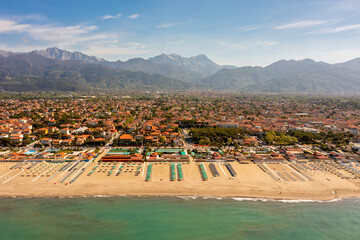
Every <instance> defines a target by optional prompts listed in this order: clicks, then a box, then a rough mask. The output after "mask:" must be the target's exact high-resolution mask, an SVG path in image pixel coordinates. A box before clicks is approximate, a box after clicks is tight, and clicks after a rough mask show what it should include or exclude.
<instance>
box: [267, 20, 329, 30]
mask: <svg viewBox="0 0 360 240" xmlns="http://www.w3.org/2000/svg"><path fill="white" fill-rule="evenodd" d="M327 23H329V21H321V20H308V21H298V22H293V23H289V24H284V25H280V26H276V27H274V29H279V30H283V29H293V28H306V27H313V26H319V25H324V24H327Z"/></svg>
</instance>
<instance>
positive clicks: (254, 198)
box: [0, 193, 360, 203]
mask: <svg viewBox="0 0 360 240" xmlns="http://www.w3.org/2000/svg"><path fill="white" fill-rule="evenodd" d="M118 197H125V198H126V197H135V198H137V197H139V198H148V197H149V198H150V197H153V198H181V199H185V200H188V199H189V200H195V199H199V198H201V199H204V200H207V199H215V200H223V199H232V200H235V201H254V202H256V201H261V202H283V203H306V202H309V203H311V202H319V203H328V202H338V201H343V200H350V199H360V194H346V195H344V196H339V197H336V198H332V197H330V196H328V197H326V196H318V197H315V196H314V197H313V198H306V197H303V198H299V197H295V196H293V197H291V196H288V197H274V196H260V195H216V194H215V195H209V194H206V195H201V194H199V195H190V194H171V193H169V194H158V193H143V194H135V193H127V194H85V195H84V194H63V195H59V194H46V195H45V194H40V195H36V194H13V195H12V194H10V195H3V194H0V199H31V198H38V199H50V198H59V199H66V198H68V199H71V198H118Z"/></svg>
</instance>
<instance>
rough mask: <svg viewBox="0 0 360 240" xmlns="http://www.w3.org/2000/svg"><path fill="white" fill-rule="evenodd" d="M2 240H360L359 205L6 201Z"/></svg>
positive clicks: (1, 203) (0, 214)
mask: <svg viewBox="0 0 360 240" xmlns="http://www.w3.org/2000/svg"><path fill="white" fill-rule="evenodd" d="M0 239H1V240H8V239H17V240H18V239H37V240H40V239H46V240H49V239H50V240H53V239H77V240H78V239H86V240H90V239H113V240H115V239H121V240H124V239H131V240H136V239H141V240H152V239H154V240H155V239H156V240H161V239H170V240H188V239H191V240H193V239H194V240H196V239H204V240H205V239H206V240H209V239H221V240H227V239H261V240H264V239H277V240H281V239H286V240H297V239H301V240H304V239H311V240H312V239H341V240H346V239H349V240H357V239H360V199H347V200H337V201H328V202H326V201H325V202H321V201H301V200H299V201H291V200H290V201H286V200H285V201H276V200H265V199H250V198H212V197H127V196H122V197H109V196H96V197H83V198H3V199H0Z"/></svg>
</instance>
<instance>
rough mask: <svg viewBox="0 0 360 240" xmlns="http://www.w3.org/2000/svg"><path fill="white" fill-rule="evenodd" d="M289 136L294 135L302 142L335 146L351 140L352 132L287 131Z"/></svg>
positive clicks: (345, 143) (352, 137)
mask: <svg viewBox="0 0 360 240" xmlns="http://www.w3.org/2000/svg"><path fill="white" fill-rule="evenodd" d="M288 134H289V135H290V136H293V137H296V138H297V139H298V141H299V142H301V143H303V144H317V143H331V144H335V145H336V146H342V145H347V144H349V142H351V141H353V139H354V134H352V133H348V132H340V133H333V132H322V133H312V132H304V131H289V133H288Z"/></svg>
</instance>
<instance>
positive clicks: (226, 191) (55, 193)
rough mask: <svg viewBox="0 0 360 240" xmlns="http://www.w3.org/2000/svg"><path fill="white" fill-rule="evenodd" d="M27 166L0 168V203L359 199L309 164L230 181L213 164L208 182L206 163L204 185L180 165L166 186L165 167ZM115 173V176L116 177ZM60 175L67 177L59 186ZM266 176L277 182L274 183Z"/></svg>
mask: <svg viewBox="0 0 360 240" xmlns="http://www.w3.org/2000/svg"><path fill="white" fill-rule="evenodd" d="M31 164H33V163H25V164H23V165H22V166H20V167H18V168H16V169H11V167H13V166H14V165H15V163H0V180H1V183H0V197H70V196H72V197H82V196H95V195H109V196H120V195H127V196H213V197H249V198H268V199H304V200H332V199H339V198H352V197H358V196H360V180H359V179H355V178H354V179H351V178H349V179H346V178H345V179H342V178H341V177H339V176H337V175H335V174H333V173H330V172H328V171H323V170H316V169H315V168H314V167H313V166H312V165H311V164H310V163H306V166H307V167H309V169H311V170H308V171H305V170H304V171H299V172H297V171H296V170H295V169H294V168H293V167H292V166H290V164H289V163H276V164H271V163H270V164H269V163H268V164H265V165H263V168H264V167H265V168H266V170H267V171H269V172H272V174H268V173H267V172H264V171H263V170H262V169H261V167H259V166H258V164H255V163H251V164H239V163H237V162H234V163H231V166H232V167H233V169H234V170H235V172H236V174H237V175H236V176H235V177H232V176H231V174H230V172H229V171H228V169H227V168H226V166H225V164H223V163H214V165H215V167H216V169H217V171H218V173H219V176H217V177H213V175H212V172H211V171H210V166H209V165H210V163H207V162H205V163H202V164H203V166H204V168H205V171H206V174H207V176H208V180H207V181H204V180H203V178H202V175H201V171H200V168H199V163H195V162H191V163H182V164H181V166H182V171H183V176H184V179H183V181H179V180H178V173H176V177H177V179H176V180H175V181H171V173H170V169H171V167H170V166H171V163H98V162H96V161H95V162H91V163H82V164H83V165H82V166H81V168H79V170H76V168H75V169H73V170H72V171H69V169H70V167H71V165H70V167H69V168H68V169H67V170H66V171H60V170H61V169H62V168H63V167H64V166H66V164H68V163H46V162H42V163H38V164H37V166H36V170H34V169H35V168H34V167H33V168H31V169H27V168H28V167H29V166H31ZM149 164H152V173H151V179H150V180H149V181H145V178H146V173H147V167H148V166H149ZM304 164H305V163H304ZM74 165H75V164H74ZM78 166H79V165H78ZM84 167H85V168H86V170H85V171H84V172H83V174H81V175H80V176H78V177H77V179H76V180H75V181H72V180H74V178H75V177H76V176H77V175H76V174H79V173H80V171H81V170H80V169H84ZM310 167H311V168H310ZM94 168H95V170H93V169H94ZM304 169H305V168H304ZM119 170H121V173H119V174H117V172H119ZM137 170H138V174H136V171H137ZM91 171H92V173H91V174H89V173H90V172H91ZM110 171H111V174H110ZM69 173H70V174H69ZM66 175H69V177H68V178H66V179H65V180H64V178H65V177H66ZM271 175H273V176H277V177H279V178H281V180H279V179H278V180H275V179H274V178H273V177H271ZM280 176H282V177H280ZM285 176H287V177H285Z"/></svg>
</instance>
